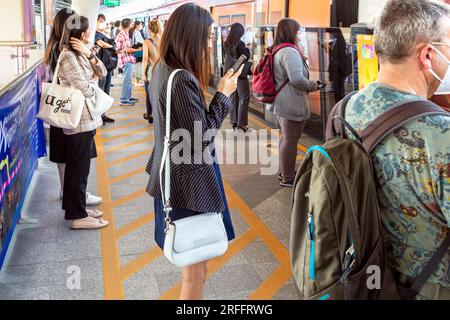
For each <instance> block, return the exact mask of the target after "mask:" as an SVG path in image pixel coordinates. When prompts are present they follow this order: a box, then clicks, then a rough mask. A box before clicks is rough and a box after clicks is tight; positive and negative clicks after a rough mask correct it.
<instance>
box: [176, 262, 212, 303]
mask: <svg viewBox="0 0 450 320" xmlns="http://www.w3.org/2000/svg"><path fill="white" fill-rule="evenodd" d="M207 273H208V265H207V261H205V262H200V263H197V264H194V265H192V266H188V267H184V268H183V271H182V278H183V279H182V285H181V294H180V300H202V299H203V290H204V288H205V282H206V275H207Z"/></svg>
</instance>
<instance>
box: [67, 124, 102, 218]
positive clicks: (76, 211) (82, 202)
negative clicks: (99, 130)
mask: <svg viewBox="0 0 450 320" xmlns="http://www.w3.org/2000/svg"><path fill="white" fill-rule="evenodd" d="M94 136H95V130H94V131H88V132H83V133H78V134H74V135H67V159H66V171H65V175H64V193H63V206H62V208H63V210H65V212H66V215H65V216H66V220H77V219H83V218H86V217H87V216H88V214H87V212H86V187H87V182H88V176H89V171H90V169H91V150H92V147H93V144H94Z"/></svg>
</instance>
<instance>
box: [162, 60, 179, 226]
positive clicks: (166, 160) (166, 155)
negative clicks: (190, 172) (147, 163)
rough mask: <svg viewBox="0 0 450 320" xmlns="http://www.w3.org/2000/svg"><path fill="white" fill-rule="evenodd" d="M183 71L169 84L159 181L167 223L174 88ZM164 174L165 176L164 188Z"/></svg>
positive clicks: (172, 78) (173, 73)
mask: <svg viewBox="0 0 450 320" xmlns="http://www.w3.org/2000/svg"><path fill="white" fill-rule="evenodd" d="M180 71H183V70H182V69H177V70H175V71H173V72H172V74H171V75H170V77H169V81H168V82H167V95H166V136H165V137H164V151H163V156H162V160H161V168H160V170H159V181H160V187H161V197H162V201H163V204H164V208H165V211H166V221H167V219H169V213H170V211H171V210H172V208H171V207H170V115H171V107H172V86H173V80H174V78H175V75H176V74H177V73H178V72H180ZM163 173H165V175H164V187H163Z"/></svg>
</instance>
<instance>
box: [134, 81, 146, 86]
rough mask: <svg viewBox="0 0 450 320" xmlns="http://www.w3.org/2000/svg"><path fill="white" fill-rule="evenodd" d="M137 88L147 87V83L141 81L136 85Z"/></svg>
mask: <svg viewBox="0 0 450 320" xmlns="http://www.w3.org/2000/svg"><path fill="white" fill-rule="evenodd" d="M135 86H136V87H145V82H144V81H142V80H139V81H138V82H136V83H135Z"/></svg>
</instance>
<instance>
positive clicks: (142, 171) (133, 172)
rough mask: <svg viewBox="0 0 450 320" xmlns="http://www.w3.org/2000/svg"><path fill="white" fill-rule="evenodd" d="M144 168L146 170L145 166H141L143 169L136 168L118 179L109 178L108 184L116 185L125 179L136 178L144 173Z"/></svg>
mask: <svg viewBox="0 0 450 320" xmlns="http://www.w3.org/2000/svg"><path fill="white" fill-rule="evenodd" d="M145 168H146V166H143V167H140V168H137V169H136V170H133V171H131V172H128V173H125V174H123V175H120V176H118V177H115V178H111V179H110V180H109V183H110V184H116V183H119V182H121V181H123V180H125V179H128V178H131V177H134V176H137V175H139V174H142V173H146V172H145Z"/></svg>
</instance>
